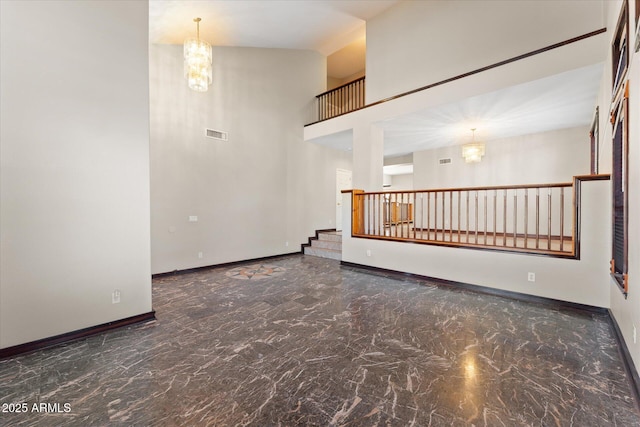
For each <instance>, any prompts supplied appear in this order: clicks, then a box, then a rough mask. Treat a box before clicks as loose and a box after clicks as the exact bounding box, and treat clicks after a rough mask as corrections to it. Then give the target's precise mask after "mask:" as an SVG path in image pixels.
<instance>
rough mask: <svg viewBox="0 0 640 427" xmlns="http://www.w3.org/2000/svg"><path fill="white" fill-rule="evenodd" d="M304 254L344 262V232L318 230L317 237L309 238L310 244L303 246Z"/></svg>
mask: <svg viewBox="0 0 640 427" xmlns="http://www.w3.org/2000/svg"><path fill="white" fill-rule="evenodd" d="M302 253H303V254H305V255H313V256H317V257H322V258H331V259H335V260H338V261H340V260H342V232H341V231H335V230H316V237H309V243H305V244H303V245H302Z"/></svg>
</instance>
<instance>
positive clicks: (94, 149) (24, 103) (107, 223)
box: [0, 0, 152, 348]
mask: <svg viewBox="0 0 640 427" xmlns="http://www.w3.org/2000/svg"><path fill="white" fill-rule="evenodd" d="M0 12H1V13H0V15H1V25H0V27H1V30H0V31H1V37H0V56H1V61H0V66H1V71H0V91H1V92H2V99H1V107H0V121H1V122H0V123H1V124H0V128H1V138H0V140H1V143H0V150H1V155H0V159H1V169H0V170H1V172H0V194H1V196H0V197H1V201H0V233H1V235H2V240H1V243H0V245H1V250H0V252H1V255H2V256H1V258H0V296H1V298H0V347H2V348H5V347H11V346H14V345H18V344H22V343H25V342H30V341H34V340H38V339H41V338H45V337H49V336H53V335H57V334H62V333H66V332H70V331H74V330H77V329H82V328H86V327H90V326H95V325H98V324H102V323H106V322H110V321H114V320H119V319H123V318H127V317H130V316H134V315H138V314H142V313H146V312H149V311H151V309H152V308H151V277H150V251H149V94H148V53H147V49H148V41H147V38H148V3H147V2H146V1H137V2H111V1H103V2H98V1H84V2H66V1H27V2H25V1H4V0H3V1H2V2H0ZM115 288H117V289H120V291H121V300H122V302H121V303H120V304H115V305H114V304H112V303H111V293H112V291H113V290H114V289H115Z"/></svg>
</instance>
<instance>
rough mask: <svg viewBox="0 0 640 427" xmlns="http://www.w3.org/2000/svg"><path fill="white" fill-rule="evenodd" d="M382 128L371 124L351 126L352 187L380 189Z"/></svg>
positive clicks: (382, 155) (370, 189)
mask: <svg viewBox="0 0 640 427" xmlns="http://www.w3.org/2000/svg"><path fill="white" fill-rule="evenodd" d="M383 150H384V130H383V129H382V128H380V127H378V126H375V125H372V124H369V123H367V124H359V125H357V126H355V127H354V128H353V188H357V189H359V190H364V191H382V166H383V162H384V151H383Z"/></svg>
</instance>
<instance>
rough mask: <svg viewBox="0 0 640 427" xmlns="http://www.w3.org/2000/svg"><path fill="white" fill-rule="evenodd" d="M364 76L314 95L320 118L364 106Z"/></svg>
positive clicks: (327, 117)
mask: <svg viewBox="0 0 640 427" xmlns="http://www.w3.org/2000/svg"><path fill="white" fill-rule="evenodd" d="M365 78H366V77H360V78H359V79H355V80H353V81H351V82H349V83H346V84H343V85H342V86H338V87H336V88H333V89H331V90H328V91H326V92H324V93H321V94H320V95H317V96H316V100H317V102H316V105H317V116H318V118H319V119H320V121H322V120H326V119H330V118H331V117H336V116H339V115H342V114H345V113H350V112H352V111H356V110H359V109H361V108H362V107H364V104H365V84H364V81H365Z"/></svg>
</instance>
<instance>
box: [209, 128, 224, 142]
mask: <svg viewBox="0 0 640 427" xmlns="http://www.w3.org/2000/svg"><path fill="white" fill-rule="evenodd" d="M206 134H207V136H208V137H209V138H213V139H219V140H221V141H228V140H229V134H227V133H226V132H223V131H221V130H214V129H206Z"/></svg>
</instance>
